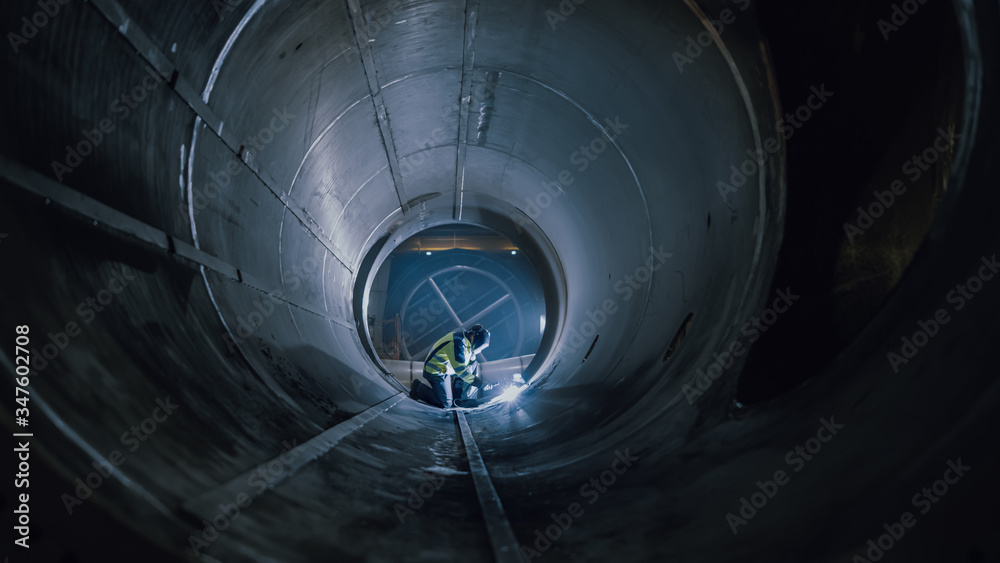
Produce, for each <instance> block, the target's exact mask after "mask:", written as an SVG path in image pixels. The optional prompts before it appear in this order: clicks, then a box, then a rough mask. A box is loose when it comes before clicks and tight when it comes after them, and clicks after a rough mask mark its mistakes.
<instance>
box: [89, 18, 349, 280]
mask: <svg viewBox="0 0 1000 563" xmlns="http://www.w3.org/2000/svg"><path fill="white" fill-rule="evenodd" d="M92 5H93V6H94V7H95V8H96V9H97V11H98V12H100V13H101V15H103V16H104V18H105V19H107V20H108V21H109V22H110V23H111V24H112V25H114V26H116V27H117V29H118V32H119V33H120V34H121V35H122V36H123V37H124V38H125V40H126V41H128V42H129V44H131V45H132V47H133V48H135V49H136V51H137V52H138V55H139V56H140V57H141V58H142V59H144V60H145V61H146V63H147V64H149V65H150V66H151V67H152V68H153V69H154V70H156V71H157V72H159V73H160V74H161V75H164V76H171V75H172V74H173V73H174V72H176V66H175V65H174V64H173V63H172V62H171V61H170V59H169V58H167V56H166V55H165V54H163V52H162V51H160V49H159V48H157V47H156V45H154V44H153V43H152V41H151V40H150V39H149V36H148V35H147V34H146V33H144V32H143V31H142V30H141V29H139V27H138V26H137V25H135V24H134V23H133V21H132V19H131V18H130V17H129V15H128V14H127V13H126V12H125V9H124V8H122V7H121V5H120V4H118V2H116V1H115V0H93V1H92ZM172 89H173V91H174V93H175V94H177V96H178V97H180V98H181V100H183V101H184V103H185V104H187V106H188V107H189V108H190V109H191V111H192V112H194V114H195V116H197V117H199V118H201V120H202V121H203V122H204V123H205V125H206V126H208V128H209V129H210V130H211V131H212V132H213V133H215V135H216V137H218V138H219V140H221V141H222V143H223V144H224V145H226V146H227V147H228V148H229V150H230V151H232V153H233V154H234V155H235V156H236V159H237V160H239V161H240V162H241V163H242V164H243V165H244V166H246V168H247V169H248V170H249V171H250V172H251V173H252V174H253V175H254V176H256V177H257V179H258V180H260V183H261V184H263V185H264V187H265V188H267V189H268V191H270V192H271V194H272V195H274V197H276V198H278V200H279V201H281V203H282V204H283V205H284V206H285V207H286V208H287V209H288V210H289V211H290V212H291V213H292V215H293V216H295V218H296V219H298V220H299V222H301V223H302V225H303V226H304V227H305V228H306V229H307V230H309V232H311V233H312V234H313V236H315V237H316V240H317V241H319V243H320V244H322V245H323V247H324V248H326V249H327V250H328V251H329V252H330V254H333V257H334V258H336V259H337V261H339V262H340V263H341V265H342V266H343V267H344V268H346V269H347V270H348V271H349V272H351V273H353V272H354V270H353V268H352V267H351V266H350V265H348V264H347V262H346V261H344V260H343V259H342V258H341V257H340V256H339V255H337V252H336V250H335V249H334V248H333V247H332V241H330V240H329V239H327V238H326V234H325V233H323V232H322V231H320V232H316V227H317V225H315V222H310V221H307V218H308V217H309V215H308V213H306V211H305V209H302V208H301V207H299V206H298V205H297V204H295V202H293V201H291V200H290V199H289V198H288V197H287V196H286V195H285V194H282V193H280V192H279V191H278V190H277V189H275V188H274V186H275V185H276V184H277V182H276V181H275V180H274V177H273V176H271V174H270V173H268V171H267V170H265V169H263V168H262V167H261V166H260V164H259V163H256V162H252V159H250V158H249V157H248V156H247V155H248V153H247V151H246V150H240V149H241V148H242V145H241V144H240V142H239V140H238V138H237V137H236V135H235V133H233V132H232V129H231V128H230V129H229V130H225V122H224V121H223V120H222V118H221V117H219V116H217V115H216V114H215V112H214V111H213V110H212V108H211V107H210V106H209V105H208V102H207V95H206V99H205V100H203V99H202V97H200V96H198V93H197V92H196V91H195V90H194V88H193V87H192V86H191V85H190V84H189V83H188V82H187V81H186V80H185V79H184V77H182V76H179V75H177V76H174V80H173V84H172ZM191 149H192V153H193V151H194V143H192V145H191ZM189 162H193V161H190V160H189ZM189 166H192V167H193V164H189Z"/></svg>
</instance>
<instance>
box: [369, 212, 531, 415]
mask: <svg viewBox="0 0 1000 563" xmlns="http://www.w3.org/2000/svg"><path fill="white" fill-rule="evenodd" d="M519 250H520V249H518V248H517V247H516V246H515V245H514V244H513V243H512V242H511V241H510V240H509V239H507V238H506V237H504V236H502V235H499V234H497V233H496V232H494V231H492V230H489V229H485V228H482V227H475V226H470V225H449V226H441V227H435V228H432V229H428V230H426V231H422V232H420V233H418V234H416V235H414V236H412V237H410V238H409V239H407V240H406V241H404V242H403V243H401V244H400V245H399V246H398V247H396V248H395V249H393V251H392V252H391V253H390V254H389V256H388V257H387V258H386V260H385V261H384V262H383V263H382V266H381V267H380V268H379V270H378V272H377V273H376V275H375V277H374V279H373V283H372V286H371V289H370V291H369V295H368V311H367V315H366V316H367V319H368V323H369V327H368V329H369V334H370V335H371V340H372V346H373V348H374V350H375V353H376V354H377V355H378V357H379V359H380V360H381V361H382V364H383V365H385V366H386V368H387V369H388V370H389V371H391V372H393V374H394V375H396V377H397V379H399V380H400V382H401V383H402V384H403V385H404V386H405V387H407V388H409V386H410V384H411V382H412V381H413V380H414V379H417V378H420V374H421V372H422V368H423V362H424V360H425V359H426V358H427V356H428V354H429V353H430V351H431V349H432V348H433V346H434V344H435V342H437V341H438V340H439V339H440V338H441V337H443V336H444V335H446V334H449V333H451V332H455V331H457V330H460V329H468V328H470V327H471V326H472V325H474V324H481V325H483V326H484V327H486V329H487V330H489V331H490V337H491V338H490V346H489V348H487V349H486V350H484V351H483V352H482V353H480V354H478V356H477V358H476V359H477V360H478V361H479V362H480V366H481V367H480V372H479V373H480V375H481V376H482V377H483V379H484V381H485V383H486V384H487V385H484V388H483V389H480V390H479V395H478V397H477V398H478V399H480V402H487V401H490V400H493V399H496V398H497V397H499V396H500V395H501V394H502V393H507V395H504V396H505V397H510V398H512V397H514V396H516V393H518V392H519V391H515V390H513V389H514V388H518V387H520V386H523V385H524V380H523V379H521V373H522V372H523V371H524V369H525V368H526V367H527V366H528V364H530V363H531V360H532V359H533V357H534V354H535V352H536V351H537V350H538V348H539V345H540V344H541V341H542V337H543V335H544V333H545V298H544V293H543V290H542V285H541V281H540V279H539V277H538V274H537V272H536V270H535V268H534V266H533V265H532V263H531V261H530V260H529V259H528V257H527V256H526V255H525V254H524V253H523V252H519ZM536 323H537V324H536ZM536 327H537V329H536ZM414 366H415V367H414ZM515 375H516V376H517V379H518V380H520V381H519V382H517V381H516V380H515V377H514V376H515ZM487 386H490V389H489V390H485V388H486V387H487Z"/></svg>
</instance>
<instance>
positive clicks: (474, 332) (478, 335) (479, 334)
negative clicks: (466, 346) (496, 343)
mask: <svg viewBox="0 0 1000 563" xmlns="http://www.w3.org/2000/svg"><path fill="white" fill-rule="evenodd" d="M465 337H466V338H468V339H469V340H470V341H471V342H472V353H473V354H478V353H480V352H482V351H483V350H485V349H487V348H489V346H490V331H488V330H486V329H485V328H483V325H479V324H477V325H472V328H470V329H469V330H467V331H465Z"/></svg>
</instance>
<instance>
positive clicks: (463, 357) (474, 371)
mask: <svg viewBox="0 0 1000 563" xmlns="http://www.w3.org/2000/svg"><path fill="white" fill-rule="evenodd" d="M489 345H490V331H488V330H486V329H485V328H483V325H480V324H477V325H473V326H472V327H470V328H469V329H468V330H457V331H455V332H449V333H448V334H446V335H444V336H442V337H441V338H440V339H438V341H437V342H435V343H434V346H432V347H431V351H430V353H429V354H427V359H426V360H424V374H423V375H424V379H426V380H427V381H428V383H430V385H429V386H428V385H425V384H424V383H423V382H422V381H420V380H419V379H418V380H416V381H414V382H413V384H412V385H411V386H410V398H411V399H414V400H421V401H424V402H426V403H428V404H431V405H434V406H436V407H440V408H451V407H453V406H460V407H462V406H475V405H476V404H478V401H477V399H476V398H477V396H478V394H479V390H480V389H487V390H488V389H489V388H490V387H491V386H490V385H486V384H485V382H484V381H483V378H482V377H480V376H479V362H478V361H477V360H476V356H477V355H478V354H479V353H480V352H482V351H483V350H485V349H486V348H487V347H489ZM452 378H454V379H452Z"/></svg>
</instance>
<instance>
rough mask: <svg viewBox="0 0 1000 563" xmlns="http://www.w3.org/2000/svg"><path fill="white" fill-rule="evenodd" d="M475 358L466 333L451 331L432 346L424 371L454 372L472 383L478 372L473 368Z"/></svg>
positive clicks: (433, 373) (442, 373)
mask: <svg viewBox="0 0 1000 563" xmlns="http://www.w3.org/2000/svg"><path fill="white" fill-rule="evenodd" d="M474 360H475V357H473V354H472V342H471V341H469V339H468V338H466V337H465V333H464V332H462V331H458V332H450V333H448V334H446V335H444V336H442V337H441V338H440V339H438V341H437V342H435V343H434V346H432V347H431V351H430V353H429V354H427V359H426V360H424V371H425V372H427V373H429V374H432V375H440V376H444V375H447V374H448V373H451V372H454V373H455V375H456V376H457V377H459V378H461V379H462V381H465V382H466V383H469V384H472V382H473V381H475V379H476V373H475V371H474V370H473V369H472V367H473V364H474Z"/></svg>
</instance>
